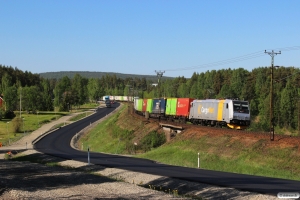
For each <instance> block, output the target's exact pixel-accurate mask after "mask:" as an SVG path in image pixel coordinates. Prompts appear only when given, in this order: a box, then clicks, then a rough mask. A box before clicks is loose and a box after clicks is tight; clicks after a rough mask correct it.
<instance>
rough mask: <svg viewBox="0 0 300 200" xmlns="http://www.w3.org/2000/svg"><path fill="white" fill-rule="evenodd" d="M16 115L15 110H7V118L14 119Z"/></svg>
mask: <svg viewBox="0 0 300 200" xmlns="http://www.w3.org/2000/svg"><path fill="white" fill-rule="evenodd" d="M15 116H16V114H15V113H14V111H11V110H8V111H5V118H6V119H13V118H14V117H15Z"/></svg>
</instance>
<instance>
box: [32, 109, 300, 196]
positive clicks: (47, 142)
mask: <svg viewBox="0 0 300 200" xmlns="http://www.w3.org/2000/svg"><path fill="white" fill-rule="evenodd" d="M118 106H119V104H118V103H116V104H114V106H113V107H112V108H101V109H99V110H98V111H97V112H96V113H95V114H93V115H91V116H89V117H87V118H84V119H82V120H80V121H77V122H75V123H73V124H70V125H68V126H65V127H63V128H61V129H59V130H57V131H55V132H53V133H51V134H49V135H47V136H45V137H44V138H42V139H41V140H40V141H38V142H37V143H36V144H35V145H34V148H35V149H36V150H37V151H40V152H43V153H45V154H49V155H53V156H57V157H61V158H65V159H72V160H77V161H81V162H87V161H88V160H87V152H84V151H78V150H75V149H73V148H72V147H71V146H70V141H71V139H72V137H73V136H74V135H75V134H76V133H78V132H79V131H81V130H82V129H83V128H85V127H86V126H88V125H89V124H90V123H93V122H95V121H97V120H99V119H100V118H102V117H104V116H106V115H107V114H108V113H110V112H112V111H113V110H114V109H116V107H118ZM90 162H91V163H93V164H96V165H102V166H106V167H114V168H120V169H125V170H130V171H136V172H143V173H148V174H154V175H160V176H167V177H171V178H177V179H183V180H188V181H194V182H201V183H207V184H211V185H218V186H224V187H232V188H236V189H239V190H245V191H252V192H258V193H262V194H271V195H275V196H277V194H278V193H279V192H300V181H292V180H285V179H277V178H267V177H260V176H251V175H243V174H235V173H227V172H219V171H212V170H204V169H195V168H187V167H178V166H171V165H165V164H159V163H156V162H153V161H150V160H146V159H138V158H131V157H123V156H119V155H110V154H103V153H94V152H90Z"/></svg>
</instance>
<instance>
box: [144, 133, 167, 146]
mask: <svg viewBox="0 0 300 200" xmlns="http://www.w3.org/2000/svg"><path fill="white" fill-rule="evenodd" d="M165 142H166V136H165V134H161V133H158V132H156V131H152V132H150V133H149V134H147V135H146V136H145V137H143V139H142V140H141V149H142V150H144V151H150V150H151V148H156V147H159V146H161V145H162V144H164V143H165Z"/></svg>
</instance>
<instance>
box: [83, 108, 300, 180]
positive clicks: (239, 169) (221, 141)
mask: <svg viewBox="0 0 300 200" xmlns="http://www.w3.org/2000/svg"><path fill="white" fill-rule="evenodd" d="M130 120H135V121H134V122H130ZM120 121H126V123H128V124H136V126H135V127H134V126H133V127H131V128H130V130H129V129H128V128H127V129H124V128H120V127H119V126H118V125H117V124H118V123H119V122H120ZM141 126H143V123H140V122H139V121H136V119H131V116H130V115H128V112H127V109H125V107H123V108H122V109H121V110H120V111H119V112H118V113H117V114H115V115H113V116H111V117H109V118H108V119H106V120H105V121H103V122H102V123H101V124H99V125H98V126H97V127H96V128H95V129H93V130H92V131H91V132H90V133H89V134H87V135H85V136H84V137H83V138H82V140H81V142H82V143H83V147H84V149H86V148H87V146H89V147H90V149H91V150H92V151H96V152H107V153H118V154H128V153H129V152H128V144H129V143H130V144H132V143H133V141H132V138H136V137H137V136H136V135H137V134H145V133H141V132H140V131H138V133H137V132H134V131H133V130H136V129H139V128H140V127H141ZM139 130H140V129H139ZM145 132H147V130H145ZM241 134H242V133H241ZM126 137H128V138H126ZM120 138H121V139H120ZM267 142H269V141H268V140H257V141H253V142H251V143H246V142H245V141H244V140H243V138H242V137H241V138H239V139H236V138H232V136H229V135H224V136H221V137H210V136H209V134H207V135H204V136H202V137H200V138H199V137H198V138H194V137H190V138H188V137H185V134H184V133H183V134H178V135H177V136H176V137H175V138H173V139H172V140H171V141H170V142H168V143H165V144H164V145H162V146H160V147H158V148H155V149H153V150H151V151H148V152H146V153H143V154H138V155H135V156H137V157H140V158H148V159H151V160H156V161H159V162H162V163H166V164H171V165H178V166H186V167H194V168H196V167H197V165H198V152H199V153H200V168H203V169H210V170H217V171H226V172H235V173H243V174H251V175H259V176H268V177H278V178H284V179H294V180H300V168H299V164H300V152H299V150H298V146H294V147H288V148H282V147H268V145H267Z"/></svg>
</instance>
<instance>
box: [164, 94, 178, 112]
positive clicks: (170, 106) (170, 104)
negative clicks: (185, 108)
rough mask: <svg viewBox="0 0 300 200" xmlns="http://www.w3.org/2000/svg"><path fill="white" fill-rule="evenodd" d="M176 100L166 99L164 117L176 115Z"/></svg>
mask: <svg viewBox="0 0 300 200" xmlns="http://www.w3.org/2000/svg"><path fill="white" fill-rule="evenodd" d="M176 107H177V98H167V105H166V115H176Z"/></svg>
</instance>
